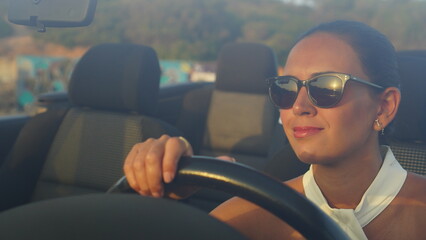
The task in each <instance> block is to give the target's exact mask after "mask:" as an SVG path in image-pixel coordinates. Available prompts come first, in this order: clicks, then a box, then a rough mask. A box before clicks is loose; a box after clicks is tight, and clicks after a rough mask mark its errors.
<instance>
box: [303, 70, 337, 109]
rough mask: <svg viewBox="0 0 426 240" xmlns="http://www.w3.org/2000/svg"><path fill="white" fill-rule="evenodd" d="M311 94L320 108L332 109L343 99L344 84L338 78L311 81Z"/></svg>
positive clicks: (320, 78)
mask: <svg viewBox="0 0 426 240" xmlns="http://www.w3.org/2000/svg"><path fill="white" fill-rule="evenodd" d="M309 93H310V95H311V98H312V101H314V103H315V105H317V106H318V107H322V108H327V107H332V106H334V105H336V104H337V103H338V102H339V101H340V98H341V97H342V94H343V82H342V80H341V79H340V78H338V77H336V76H320V77H318V78H316V79H313V80H311V81H309Z"/></svg>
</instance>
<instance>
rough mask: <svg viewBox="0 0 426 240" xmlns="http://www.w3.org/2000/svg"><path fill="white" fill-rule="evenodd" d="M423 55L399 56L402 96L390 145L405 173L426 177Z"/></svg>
mask: <svg viewBox="0 0 426 240" xmlns="http://www.w3.org/2000/svg"><path fill="white" fill-rule="evenodd" d="M420 53H424V51H420ZM420 53H419V54H418V55H416V54H415V52H414V51H411V52H410V54H407V52H400V53H398V60H399V69H400V76H401V96H402V97H401V104H400V106H399V109H398V113H397V115H396V117H395V120H394V126H393V129H392V131H391V132H390V138H389V139H388V144H389V145H390V147H391V148H392V151H393V153H394V154H395V157H396V159H398V161H399V162H400V163H401V165H402V166H403V167H404V168H405V169H406V170H408V171H411V172H414V173H418V174H422V175H426V125H425V122H426V94H425V91H426V57H422V55H421V54H420ZM424 56H426V55H424Z"/></svg>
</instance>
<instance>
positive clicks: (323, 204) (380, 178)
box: [303, 147, 407, 239]
mask: <svg viewBox="0 0 426 240" xmlns="http://www.w3.org/2000/svg"><path fill="white" fill-rule="evenodd" d="M386 150H387V152H386V156H385V159H384V161H383V165H382V167H381V168H380V171H379V173H378V174H377V176H376V178H375V179H374V181H373V182H372V183H371V185H370V187H369V188H368V189H367V191H366V192H365V193H364V195H363V197H362V199H361V201H360V202H359V204H358V206H357V207H356V208H355V210H353V209H337V208H331V207H330V206H329V205H328V203H327V200H326V199H325V198H324V196H323V195H322V192H321V190H320V188H319V187H318V185H317V184H316V182H315V178H314V175H313V171H312V165H311V167H310V169H309V171H308V172H306V173H305V175H304V176H303V188H304V189H305V195H306V197H307V198H308V199H309V200H311V201H312V202H314V203H315V204H316V205H317V206H319V207H320V208H321V209H322V210H323V211H324V212H325V213H327V215H329V216H330V217H331V218H333V219H334V220H335V221H336V222H337V223H338V224H339V225H340V226H341V227H342V229H343V230H344V231H345V232H346V233H347V234H348V236H349V237H350V238H351V239H367V237H366V236H365V234H364V231H363V230H362V227H364V226H366V225H367V224H368V223H370V222H371V221H372V220H373V219H374V218H375V217H377V216H378V215H379V214H380V213H381V212H382V211H383V210H384V209H385V208H386V207H387V206H388V205H389V204H390V202H392V200H393V199H394V198H395V196H396V195H397V194H398V192H399V191H400V189H401V187H402V185H403V184H404V182H405V179H406V177H407V171H406V170H404V169H403V168H402V167H401V165H400V164H399V163H398V161H397V160H396V159H395V156H394V155H393V153H392V151H391V150H390V148H389V147H386Z"/></svg>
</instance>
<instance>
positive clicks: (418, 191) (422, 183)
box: [404, 173, 426, 206]
mask: <svg viewBox="0 0 426 240" xmlns="http://www.w3.org/2000/svg"><path fill="white" fill-rule="evenodd" d="M404 192H406V194H408V195H409V196H411V197H412V198H415V199H423V200H425V201H424V202H423V203H424V205H425V206H426V176H423V175H419V174H415V173H408V175H407V180H406V182H405V186H404Z"/></svg>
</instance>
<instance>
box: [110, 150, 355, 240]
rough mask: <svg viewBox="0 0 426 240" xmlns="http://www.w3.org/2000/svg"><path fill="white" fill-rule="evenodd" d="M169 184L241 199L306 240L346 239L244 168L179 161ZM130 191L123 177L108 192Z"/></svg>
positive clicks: (318, 213)
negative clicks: (254, 205) (298, 233)
mask: <svg viewBox="0 0 426 240" xmlns="http://www.w3.org/2000/svg"><path fill="white" fill-rule="evenodd" d="M172 184H177V185H182V186H194V187H202V188H211V189H216V190H220V191H223V192H226V193H229V194H232V195H234V196H239V197H241V198H244V199H246V200H248V201H250V202H252V203H255V204H257V205H258V206H260V207H262V208H264V209H265V210H267V211H269V212H271V213H272V214H274V215H275V216H277V217H279V218H280V219H281V220H283V221H285V222H287V223H288V224H289V225H290V226H292V227H293V228H294V229H296V230H297V231H299V232H300V233H301V234H302V235H303V236H304V237H306V238H308V239H318V240H319V239H323V240H331V239H349V238H348V237H347V235H346V234H345V233H344V232H343V231H342V230H341V228H340V227H339V226H338V225H337V224H336V223H335V222H334V221H333V220H332V219H331V218H330V217H328V216H327V215H326V214H325V213H324V212H323V211H322V210H320V209H319V208H318V207H317V206H315V205H314V204H312V203H311V202H310V201H309V200H307V199H306V198H305V197H304V196H302V195H301V194H299V193H297V192H296V191H294V190H293V189H291V188H290V187H288V186H286V185H284V184H282V183H281V182H279V181H277V180H275V179H273V178H271V177H269V176H267V175H265V174H263V173H260V172H258V171H257V170H255V169H253V168H251V167H248V166H246V165H243V164H239V163H231V162H228V161H222V160H218V159H215V158H211V157H204V156H193V157H182V158H181V160H180V161H179V166H178V171H177V174H176V177H175V179H174V181H173V183H172ZM166 187H167V186H166ZM130 189H131V188H130V186H129V185H128V183H127V181H126V178H125V177H123V178H121V179H120V180H119V181H118V182H117V183H116V184H115V185H113V186H112V187H111V188H110V189H109V191H108V192H109V193H114V192H128V191H129V190H130Z"/></svg>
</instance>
